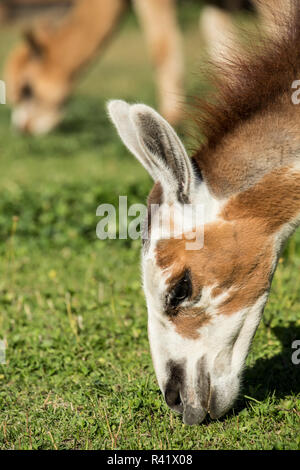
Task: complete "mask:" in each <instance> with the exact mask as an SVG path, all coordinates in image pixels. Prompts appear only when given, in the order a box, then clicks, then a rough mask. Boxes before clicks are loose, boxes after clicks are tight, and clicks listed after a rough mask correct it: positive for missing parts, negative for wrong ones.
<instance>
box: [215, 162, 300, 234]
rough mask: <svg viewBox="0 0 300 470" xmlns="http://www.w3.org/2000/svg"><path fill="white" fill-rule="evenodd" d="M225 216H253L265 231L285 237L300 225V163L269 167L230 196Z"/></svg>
mask: <svg viewBox="0 0 300 470" xmlns="http://www.w3.org/2000/svg"><path fill="white" fill-rule="evenodd" d="M222 216H223V217H224V219H225V220H228V221H234V220H241V219H249V220H253V221H254V220H256V221H259V223H260V224H261V226H262V229H263V230H264V232H265V233H267V234H270V235H272V234H274V235H276V234H283V237H284V238H285V239H286V238H288V236H289V235H291V233H292V232H293V231H294V230H295V229H296V228H297V227H298V226H299V225H300V166H299V165H298V166H289V167H284V168H279V169H276V170H273V171H272V172H270V173H269V174H267V175H266V176H264V177H263V178H262V179H261V180H260V181H259V183H257V184H256V185H255V186H253V187H251V188H249V189H248V190H246V191H244V192H242V193H240V194H237V195H235V196H233V197H231V198H230V199H229V201H228V203H227V204H226V206H225V207H224V209H223V211H222Z"/></svg>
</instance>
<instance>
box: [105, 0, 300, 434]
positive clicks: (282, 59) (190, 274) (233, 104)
mask: <svg viewBox="0 0 300 470" xmlns="http://www.w3.org/2000/svg"><path fill="white" fill-rule="evenodd" d="M264 3H266V0H264ZM274 3H275V2H274V1H271V0H270V1H269V4H270V5H271V6H272V9H273V12H275V10H276V15H277V16H276V18H277V22H276V24H277V27H278V28H279V24H280V22H281V26H280V34H278V36H277V35H275V34H272V35H266V37H265V38H264V39H263V38H262V39H261V42H260V43H259V44H256V45H255V47H253V43H252V47H251V50H250V51H244V53H243V54H241V55H238V56H236V57H233V56H232V57H231V58H230V60H229V61H228V63H226V62H225V61H222V62H221V63H219V65H218V70H217V75H216V76H214V77H213V78H214V83H215V84H216V88H217V90H216V96H215V100H214V102H204V101H202V100H200V99H199V100H198V99H197V100H196V111H195V114H194V122H196V123H197V126H200V127H199V128H198V131H199V133H201V135H202V136H204V137H205V139H202V143H201V144H200V147H199V148H198V149H197V150H196V151H195V153H194V154H193V156H192V157H191V158H189V157H188V155H187V152H186V151H185V148H184V146H183V144H182V143H181V141H180V140H179V137H178V136H177V134H176V133H175V131H174V130H173V128H172V127H171V126H170V125H169V123H168V122H167V121H165V120H164V119H163V118H162V117H161V116H160V115H159V114H158V113H157V112H156V111H154V110H153V109H152V108H150V107H148V106H146V105H143V104H133V105H129V104H127V103H125V102H124V101H119V100H115V101H111V102H109V104H108V111H109V115H110V117H111V119H112V121H113V123H114V124H115V126H116V128H117V131H118V133H119V135H120V137H121V139H122V140H123V142H124V144H125V145H126V146H127V148H128V149H129V150H130V151H131V152H132V153H133V154H134V156H135V157H136V158H137V159H138V160H139V161H140V163H141V164H142V165H143V166H144V167H145V169H146V170H147V171H148V173H149V174H150V176H151V177H152V178H153V180H154V183H155V184H154V187H153V189H152V191H151V193H150V195H149V197H148V220H147V223H146V231H145V234H144V243H143V248H142V271H143V287H144V292H145V297H146V301H147V309H148V335H149V341H150V347H151V354H152V358H153V363H154V369H155V372H156V376H157V380H158V383H159V386H160V389H161V391H162V394H163V396H164V398H165V400H166V403H167V405H168V406H169V407H170V408H171V409H173V410H175V411H176V412H179V413H181V414H182V415H183V422H184V423H185V424H187V425H193V424H198V423H201V422H202V421H203V420H204V418H205V417H206V415H207V414H208V413H209V415H210V417H211V418H212V419H217V418H219V417H221V416H223V415H224V414H225V413H226V412H227V411H228V410H229V409H230V408H231V407H232V406H233V404H234V402H235V400H236V398H237V396H238V394H239V390H240V386H241V380H242V373H243V369H244V366H245V360H246V357H247V355H248V351H249V348H250V345H251V342H252V339H253V337H254V335H255V332H256V329H257V327H258V325H259V322H260V319H261V317H262V314H263V310H264V307H265V304H266V302H267V299H268V296H269V291H270V287H271V282H272V278H273V275H274V272H275V269H276V266H277V262H278V259H279V256H280V253H281V250H282V247H283V245H284V243H285V241H286V240H287V239H288V238H289V237H290V236H291V234H292V233H293V232H294V230H295V229H296V228H297V227H298V226H299V225H300V121H299V113H300V110H299V108H298V106H296V105H295V104H293V100H292V99H291V98H292V93H293V91H294V90H293V88H292V86H293V83H294V81H295V80H297V79H299V77H300V1H299V0H297V1H296V0H293V2H292V4H291V9H290V10H289V11H290V13H291V14H290V15H288V14H286V15H283V12H284V11H287V10H284V9H281V8H280V6H281V7H282V6H286V1H285V2H284V3H283V4H282V3H280V0H278V1H276V7H278V10H277V8H275V6H274ZM280 18H281V20H280V21H279V19H280ZM278 31H279V29H278ZM230 77H233V80H232V82H231V81H230V79H229V78H230ZM186 205H190V206H189V207H192V208H194V209H195V208H197V206H198V205H202V206H203V208H204V214H203V220H202V224H201V225H202V229H203V232H204V244H203V246H200V245H199V247H198V249H197V250H195V249H193V250H191V249H188V245H187V242H188V241H189V242H190V240H193V237H194V239H195V237H196V236H197V233H198V231H199V230H200V225H196V226H194V222H193V220H187V221H186V222H185V221H184V220H183V208H184V207H185V206H186ZM152 207H154V208H155V210H153V211H152V210H150V208H152ZM167 212H169V213H171V220H172V225H173V227H174V228H176V227H177V232H176V231H175V232H174V233H175V235H176V236H175V235H174V236H170V237H169V238H167V237H164V238H163V237H161V238H160V237H159V233H160V232H159V229H160V227H159V225H163V224H164V220H165V214H166V213H167ZM180 227H182V231H181V232H180ZM178 234H179V235H180V236H178Z"/></svg>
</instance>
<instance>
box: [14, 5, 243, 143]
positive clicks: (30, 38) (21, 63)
mask: <svg viewBox="0 0 300 470" xmlns="http://www.w3.org/2000/svg"><path fill="white" fill-rule="evenodd" d="M175 3H176V0H163V1H162V0H133V1H132V5H133V7H134V10H135V12H136V14H137V16H138V18H139V20H140V23H141V26H142V29H143V31H144V34H145V36H146V40H147V43H148V46H149V50H150V54H151V57H152V61H153V64H154V67H155V73H156V82H157V90H158V101H159V108H160V112H161V113H162V115H163V116H164V117H165V118H166V119H167V120H168V121H169V122H170V123H172V124H173V125H175V124H176V123H178V122H179V121H180V119H181V117H182V109H181V108H182V103H183V101H184V88H183V69H184V67H183V56H182V46H181V33H180V30H179V28H178V25H177V21H176V11H175ZM209 3H213V4H217V5H218V6H220V7H223V8H224V9H226V10H227V11H235V10H237V9H239V8H242V7H246V6H248V4H249V1H248V0H219V1H216V0H214V1H213V0H210V2H209ZM127 5H128V1H127V0H109V1H107V0H77V1H76V2H75V6H74V8H73V10H72V11H71V13H70V15H69V16H68V17H67V18H66V20H65V21H63V22H62V24H61V25H60V26H58V27H56V28H53V27H52V28H49V26H47V27H46V26H45V25H44V24H41V25H40V27H37V28H35V29H33V30H31V31H30V32H28V33H27V34H26V35H25V41H24V42H23V43H22V44H21V45H19V46H18V47H17V48H16V49H15V50H14V51H13V52H12V54H11V56H10V57H9V59H8V62H7V65H6V72H5V77H6V82H7V94H8V99H9V101H10V102H11V104H12V106H13V112H12V122H13V125H14V126H15V127H16V128H17V129H19V130H21V131H23V132H26V133H30V134H44V133H47V132H49V131H51V130H52V129H53V128H54V127H55V126H56V125H57V124H58V123H59V122H60V121H61V119H62V118H63V111H64V108H65V103H66V101H67V100H68V98H69V96H70V95H71V93H72V92H73V88H74V86H75V84H76V79H77V78H78V74H79V72H81V71H82V70H83V69H84V68H85V66H86V64H87V63H88V62H90V61H91V59H93V58H94V57H95V55H96V54H97V53H98V52H99V51H101V50H102V49H103V46H104V45H106V44H107V42H108V40H109V39H110V37H111V36H112V33H113V31H114V30H115V29H116V26H117V24H118V23H119V20H120V18H121V17H122V15H123V13H124V12H125V11H126V7H127ZM219 11H220V10H219ZM204 16H205V15H204ZM209 25H210V22H209V18H208V27H206V28H205V31H204V32H205V35H206V36H207V40H208V41H210V38H211V36H212V39H211V40H212V42H214V43H215V42H216V37H215V36H216V33H217V31H216V30H215V25H214V23H212V25H211V26H212V28H210V29H209Z"/></svg>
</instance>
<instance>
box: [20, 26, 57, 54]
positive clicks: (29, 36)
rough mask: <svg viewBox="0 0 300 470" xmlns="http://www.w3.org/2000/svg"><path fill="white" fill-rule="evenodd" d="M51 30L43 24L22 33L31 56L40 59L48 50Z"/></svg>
mask: <svg viewBox="0 0 300 470" xmlns="http://www.w3.org/2000/svg"><path fill="white" fill-rule="evenodd" d="M52 31H53V28H52V27H51V25H50V24H49V23H48V22H45V21H44V22H43V23H42V24H40V25H39V26H38V27H36V28H34V29H33V28H32V29H28V30H26V31H24V33H23V35H24V38H25V41H26V43H27V45H28V46H29V48H30V51H31V52H32V54H33V55H35V56H37V57H41V56H43V55H44V54H45V52H46V51H47V49H48V44H49V42H50V36H51V33H52Z"/></svg>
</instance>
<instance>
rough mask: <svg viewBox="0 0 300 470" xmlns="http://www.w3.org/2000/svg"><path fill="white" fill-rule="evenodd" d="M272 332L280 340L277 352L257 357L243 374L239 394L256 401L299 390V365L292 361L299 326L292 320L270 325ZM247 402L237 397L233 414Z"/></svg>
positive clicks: (299, 338) (298, 336)
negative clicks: (279, 324) (283, 323)
mask: <svg viewBox="0 0 300 470" xmlns="http://www.w3.org/2000/svg"><path fill="white" fill-rule="evenodd" d="M272 332H273V333H275V335H276V337H277V338H278V339H279V341H280V342H281V345H282V351H281V353H280V354H277V355H275V356H273V357H271V358H261V359H258V360H257V361H256V362H255V364H254V365H253V366H252V367H249V368H247V369H246V371H245V374H244V379H243V384H244V386H243V389H242V395H244V396H245V395H247V396H251V397H252V398H254V399H255V400H258V401H264V400H265V399H267V397H269V396H271V395H272V396H274V398H275V399H282V398H285V397H286V396H287V395H296V394H298V393H299V392H300V365H295V364H293V362H292V354H293V352H294V351H295V350H294V349H292V343H293V341H295V340H297V339H298V340H300V327H299V326H297V325H296V323H294V322H292V323H289V325H288V326H286V327H278V326H277V327H274V328H272ZM247 403H248V399H247V398H246V397H242V398H240V399H239V400H238V401H237V403H236V405H235V407H234V413H235V414H236V413H239V412H240V411H242V409H244V408H245V407H246V405H247ZM227 416H228V415H227Z"/></svg>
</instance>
